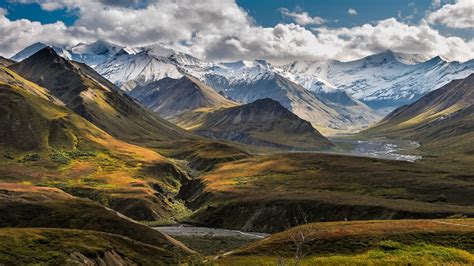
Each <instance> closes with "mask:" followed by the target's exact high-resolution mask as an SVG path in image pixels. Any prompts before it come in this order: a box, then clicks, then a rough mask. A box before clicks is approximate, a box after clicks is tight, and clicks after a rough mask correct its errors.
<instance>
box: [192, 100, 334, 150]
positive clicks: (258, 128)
mask: <svg viewBox="0 0 474 266" xmlns="http://www.w3.org/2000/svg"><path fill="white" fill-rule="evenodd" d="M195 122H196V123H197V125H195V126H193V131H194V132H196V133H198V134H200V135H203V136H206V137H209V138H217V139H227V140H232V141H237V142H242V143H245V144H252V145H258V146H269V147H278V148H287V149H288V148H289V149H324V148H328V147H330V146H331V142H330V141H329V140H327V139H326V138H325V137H323V136H322V135H321V134H320V133H319V132H318V131H317V130H315V129H314V128H313V127H312V126H311V124H310V123H309V122H307V121H304V120H302V119H301V118H299V117H298V116H296V115H295V114H293V113H291V112H290V111H288V110H287V109H286V108H284V107H283V106H282V105H281V104H280V103H279V102H277V101H274V100H271V99H260V100H256V101H254V102H252V103H249V104H245V105H241V106H236V107H231V108H224V109H219V110H216V111H213V112H209V113H206V114H205V115H204V116H203V117H201V118H200V119H197V120H196V121H195Z"/></svg>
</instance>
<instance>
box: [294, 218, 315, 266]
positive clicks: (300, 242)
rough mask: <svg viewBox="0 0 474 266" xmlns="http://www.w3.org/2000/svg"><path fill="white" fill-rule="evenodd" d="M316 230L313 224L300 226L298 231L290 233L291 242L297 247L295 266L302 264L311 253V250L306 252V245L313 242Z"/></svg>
mask: <svg viewBox="0 0 474 266" xmlns="http://www.w3.org/2000/svg"><path fill="white" fill-rule="evenodd" d="M314 230H315V228H314V225H313V224H309V225H307V226H300V228H298V230H294V232H291V233H290V237H291V240H292V241H293V245H294V247H295V266H298V265H299V264H300V262H301V261H302V260H303V259H304V258H305V257H306V256H307V255H309V253H310V250H305V244H306V243H308V242H310V241H311V240H313V239H312V238H311V234H312V232H313V231H314Z"/></svg>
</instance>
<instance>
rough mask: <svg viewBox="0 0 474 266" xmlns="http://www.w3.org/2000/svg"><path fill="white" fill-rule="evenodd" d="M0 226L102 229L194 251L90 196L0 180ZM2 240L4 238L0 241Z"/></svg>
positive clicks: (162, 245) (168, 246)
mask: <svg viewBox="0 0 474 266" xmlns="http://www.w3.org/2000/svg"><path fill="white" fill-rule="evenodd" d="M0 213H2V215H1V217H0V227H2V228H4V227H15V228H31V227H37V228H44V227H48V228H64V229H81V230H94V231H102V232H107V233H111V234H116V235H121V236H125V237H128V238H131V239H134V240H137V241H140V242H142V243H146V244H149V245H153V246H156V247H159V248H161V249H165V250H168V251H172V250H176V251H177V252H179V253H180V254H183V255H185V254H191V253H192V252H191V251H190V250H189V249H188V248H187V247H185V246H184V245H183V244H181V243H179V242H178V241H176V240H174V239H172V238H170V237H168V236H166V235H164V234H161V233H159V232H158V231H155V230H153V229H151V228H149V227H147V226H144V225H141V224H139V223H137V222H135V221H133V220H131V219H129V218H126V217H125V216H123V215H121V214H119V213H117V212H115V211H113V210H111V209H109V208H106V207H104V206H102V205H100V204H98V203H96V202H93V201H91V200H88V199H80V198H77V197H73V196H71V195H70V194H67V193H65V192H63V191H62V190H59V189H56V188H48V187H38V186H32V185H23V184H13V183H0ZM0 242H3V241H0Z"/></svg>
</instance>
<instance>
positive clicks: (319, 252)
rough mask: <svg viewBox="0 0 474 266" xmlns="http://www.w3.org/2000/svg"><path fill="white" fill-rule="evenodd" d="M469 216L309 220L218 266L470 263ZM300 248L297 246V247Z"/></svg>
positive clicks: (473, 230) (473, 233) (473, 246)
mask: <svg viewBox="0 0 474 266" xmlns="http://www.w3.org/2000/svg"><path fill="white" fill-rule="evenodd" d="M473 237H474V222H473V221H472V220H470V219H449V220H400V221H367V222H365V221H364V222H336V223H313V224H306V225H302V226H298V227H295V228H291V229H289V230H287V231H284V232H281V233H278V234H274V235H271V236H269V237H267V238H265V239H263V240H260V241H257V242H255V243H252V244H250V245H248V246H246V247H243V248H240V249H238V250H236V251H234V252H233V253H231V254H229V255H228V256H224V257H223V258H221V259H219V260H217V264H218V265H255V264H252V262H253V263H257V265H282V264H283V265H293V264H294V263H295V262H296V260H297V259H296V258H298V261H299V263H300V264H301V265H315V264H329V265H367V264H370V265H372V264H376V265H386V264H393V263H395V264H415V265H426V264H446V263H448V264H451V263H455V264H471V263H474V255H473V252H474V241H473V239H474V238H473ZM297 247H298V248H297Z"/></svg>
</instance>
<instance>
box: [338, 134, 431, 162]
mask: <svg viewBox="0 0 474 266" xmlns="http://www.w3.org/2000/svg"><path fill="white" fill-rule="evenodd" d="M331 141H332V142H334V143H336V144H349V145H350V146H351V147H350V148H346V149H345V150H344V151H338V152H335V153H338V154H346V155H353V156H362V157H372V158H380V159H389V160H399V161H408V162H414V161H416V160H418V159H421V158H422V157H421V156H418V155H412V154H405V153H404V152H403V151H404V150H409V149H414V148H417V147H419V144H418V143H417V142H415V141H409V140H351V139H331Z"/></svg>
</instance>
